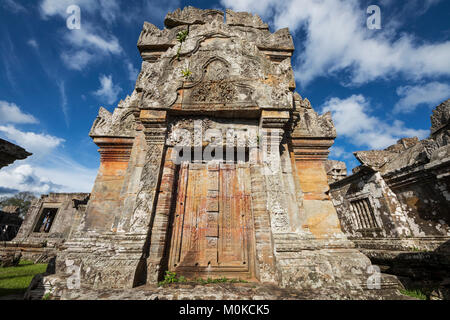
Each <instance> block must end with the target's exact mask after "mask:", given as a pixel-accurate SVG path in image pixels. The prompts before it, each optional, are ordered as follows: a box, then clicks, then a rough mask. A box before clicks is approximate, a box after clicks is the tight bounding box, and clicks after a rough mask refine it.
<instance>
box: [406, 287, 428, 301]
mask: <svg viewBox="0 0 450 320" xmlns="http://www.w3.org/2000/svg"><path fill="white" fill-rule="evenodd" d="M400 292H401V293H402V294H404V295H405V296H409V297H413V298H417V299H420V300H427V296H426V294H425V293H423V291H422V290H420V289H415V290H400Z"/></svg>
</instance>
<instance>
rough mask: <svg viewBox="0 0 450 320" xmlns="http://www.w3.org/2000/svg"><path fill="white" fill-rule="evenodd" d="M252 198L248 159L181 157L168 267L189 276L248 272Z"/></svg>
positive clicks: (244, 273)
mask: <svg viewBox="0 0 450 320" xmlns="http://www.w3.org/2000/svg"><path fill="white" fill-rule="evenodd" d="M250 201H251V198H250V168H249V166H248V164H234V163H217V162H216V163H183V164H182V165H181V167H180V172H179V181H178V191H177V204H176V209H175V214H174V226H173V233H172V242H171V250H170V258H169V270H171V271H175V272H177V274H183V275H185V276H187V277H192V276H196V277H197V276H198V277H218V276H233V277H240V278H251V276H252V273H253V272H252V267H253V259H252V256H251V252H252V248H253V243H252V239H253V228H252V219H251V203H250Z"/></svg>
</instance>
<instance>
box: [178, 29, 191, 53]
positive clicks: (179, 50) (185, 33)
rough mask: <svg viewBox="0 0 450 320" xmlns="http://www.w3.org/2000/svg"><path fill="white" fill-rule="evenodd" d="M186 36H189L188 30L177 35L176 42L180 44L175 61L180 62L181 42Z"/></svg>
mask: <svg viewBox="0 0 450 320" xmlns="http://www.w3.org/2000/svg"><path fill="white" fill-rule="evenodd" d="M188 34H189V31H188V30H183V31H180V32H178V34H177V41H178V42H179V43H180V46H179V47H178V50H177V60H180V52H181V46H182V45H183V42H184V41H185V40H186V38H187V36H188Z"/></svg>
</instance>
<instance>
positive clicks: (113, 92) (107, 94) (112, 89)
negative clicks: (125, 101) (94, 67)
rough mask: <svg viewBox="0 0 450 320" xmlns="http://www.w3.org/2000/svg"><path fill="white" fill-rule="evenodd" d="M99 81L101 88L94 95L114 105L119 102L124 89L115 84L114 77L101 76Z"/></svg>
mask: <svg viewBox="0 0 450 320" xmlns="http://www.w3.org/2000/svg"><path fill="white" fill-rule="evenodd" d="M99 80H100V88H99V89H98V90H97V91H95V92H94V95H95V96H97V97H98V98H99V99H100V100H101V101H102V102H105V103H107V104H113V103H114V102H115V101H116V100H117V96H118V95H119V93H120V92H121V91H122V88H120V87H119V86H118V85H115V84H114V83H113V80H112V75H109V76H105V75H101V76H100V78H99Z"/></svg>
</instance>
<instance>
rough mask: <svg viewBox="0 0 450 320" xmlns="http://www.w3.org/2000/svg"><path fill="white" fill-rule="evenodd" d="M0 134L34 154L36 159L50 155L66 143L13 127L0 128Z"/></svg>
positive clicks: (49, 136)
mask: <svg viewBox="0 0 450 320" xmlns="http://www.w3.org/2000/svg"><path fill="white" fill-rule="evenodd" d="M0 134H2V135H3V136H4V137H6V139H7V140H10V141H14V142H15V143H17V144H18V145H19V146H21V147H22V148H25V149H26V150H27V151H29V152H31V153H33V156H34V157H36V158H41V157H44V156H46V155H48V154H49V153H51V152H52V151H53V150H54V149H55V148H56V147H58V146H59V145H61V144H62V143H63V142H64V139H61V138H58V137H54V136H51V135H48V134H39V133H34V132H25V131H20V130H18V129H16V128H15V127H14V126H12V125H7V126H0Z"/></svg>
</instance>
